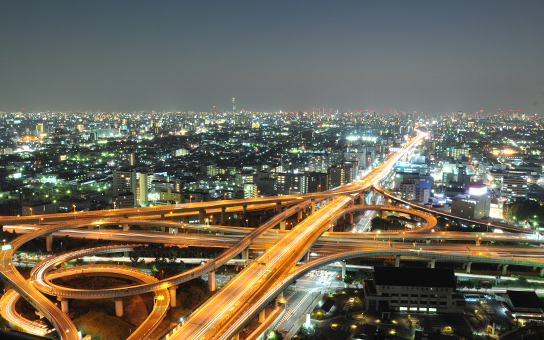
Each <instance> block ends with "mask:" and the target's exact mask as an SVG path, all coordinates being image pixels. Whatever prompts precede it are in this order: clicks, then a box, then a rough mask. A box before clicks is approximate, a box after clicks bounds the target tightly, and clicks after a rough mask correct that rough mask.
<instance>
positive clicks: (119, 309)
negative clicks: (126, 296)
mask: <svg viewBox="0 0 544 340" xmlns="http://www.w3.org/2000/svg"><path fill="white" fill-rule="evenodd" d="M115 315H117V316H118V317H122V316H123V299H121V298H115Z"/></svg>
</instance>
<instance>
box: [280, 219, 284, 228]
mask: <svg viewBox="0 0 544 340" xmlns="http://www.w3.org/2000/svg"><path fill="white" fill-rule="evenodd" d="M280 230H285V221H281V222H280Z"/></svg>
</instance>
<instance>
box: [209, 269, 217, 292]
mask: <svg viewBox="0 0 544 340" xmlns="http://www.w3.org/2000/svg"><path fill="white" fill-rule="evenodd" d="M208 289H209V290H210V292H215V270H212V271H211V272H208Z"/></svg>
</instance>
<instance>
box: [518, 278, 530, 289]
mask: <svg viewBox="0 0 544 340" xmlns="http://www.w3.org/2000/svg"><path fill="white" fill-rule="evenodd" d="M516 282H517V284H518V285H520V286H522V287H525V286H527V285H529V281H527V278H526V277H525V276H519V277H518V279H517V280H516Z"/></svg>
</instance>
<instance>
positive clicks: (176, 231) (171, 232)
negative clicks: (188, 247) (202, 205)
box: [169, 227, 178, 234]
mask: <svg viewBox="0 0 544 340" xmlns="http://www.w3.org/2000/svg"><path fill="white" fill-rule="evenodd" d="M169 232H170V234H177V233H178V228H176V227H172V228H170V229H169Z"/></svg>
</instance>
